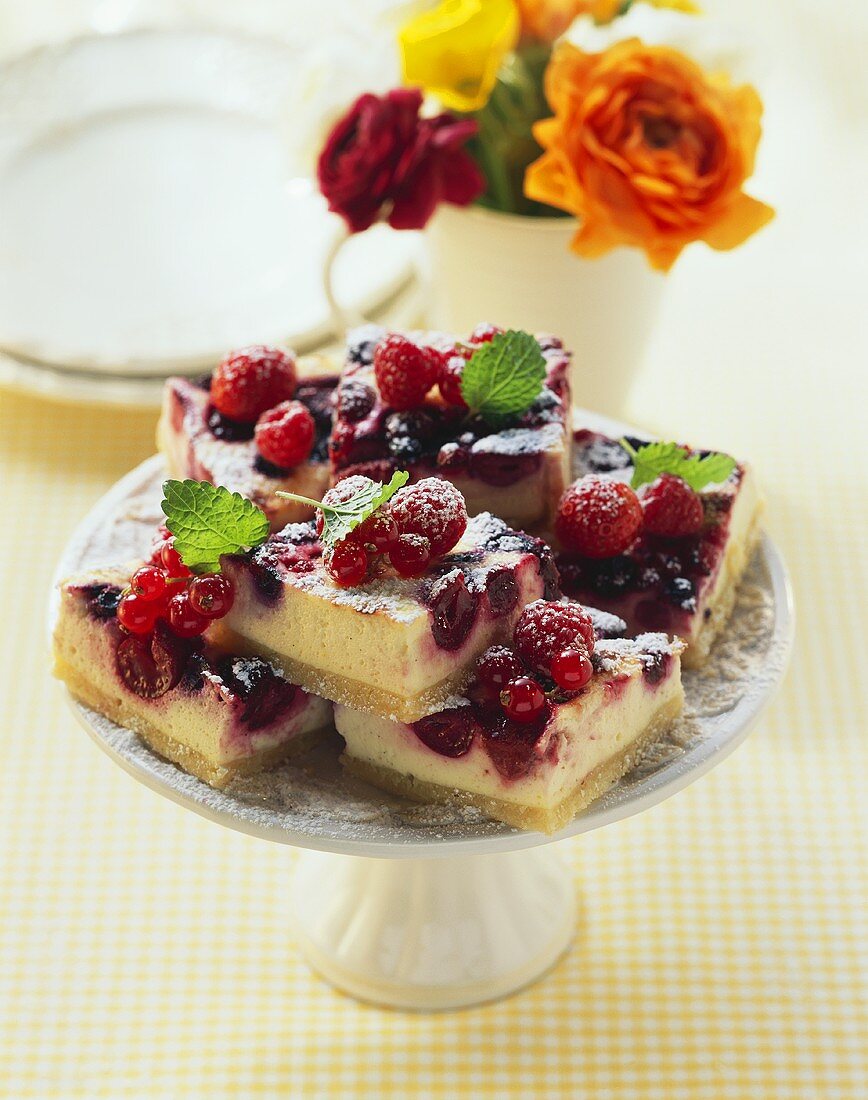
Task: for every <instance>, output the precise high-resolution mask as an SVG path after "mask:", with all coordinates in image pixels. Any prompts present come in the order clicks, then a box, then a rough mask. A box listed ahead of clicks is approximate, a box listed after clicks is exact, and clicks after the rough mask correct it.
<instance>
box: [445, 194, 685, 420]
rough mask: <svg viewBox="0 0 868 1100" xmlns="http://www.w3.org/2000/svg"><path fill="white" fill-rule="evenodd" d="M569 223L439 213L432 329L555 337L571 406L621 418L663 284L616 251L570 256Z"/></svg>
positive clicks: (637, 258) (478, 212)
mask: <svg viewBox="0 0 868 1100" xmlns="http://www.w3.org/2000/svg"><path fill="white" fill-rule="evenodd" d="M575 231H576V223H575V221H574V220H573V219H572V218H533V217H522V216H518V215H513V214H500V213H497V212H495V211H491V210H486V209H484V208H483V207H469V208H466V209H458V208H457V207H452V206H445V205H444V206H442V207H441V208H440V209H439V210H438V211H437V214H436V215H435V217H434V218H433V220H432V222H431V224H430V225H429V227H428V230H427V234H426V235H427V239H428V243H429V249H430V258H431V274H432V283H433V295H434V298H433V302H432V309H431V316H430V319H431V322H432V324H433V325H434V327H436V328H442V329H445V330H447V331H453V332H469V331H470V330H471V329H473V327H474V326H475V325H477V324H478V323H479V322H480V321H491V322H492V323H493V324H499V325H503V326H508V327H510V328H521V329H526V330H527V331H529V332H548V333H554V334H555V335H557V336H559V337H560V338H561V339H562V340H563V341H564V344H565V345H566V346H567V347H568V348H570V349H571V350H572V352H573V376H572V383H573V400H574V401H575V402H576V404H578V405H581V406H583V407H585V408H590V409H595V410H598V411H599V412H603V413H609V414H611V415H617V414H618V413H621V412H623V410H624V405H625V399H626V396H627V393H628V392H629V389H630V385H631V383H632V381H633V379H634V377H635V376H636V373H637V371H638V369H639V367H640V365H641V362H642V356H643V354H644V351H645V348H646V346H647V342H648V339H649V337H650V335H651V332H652V330H653V327H654V323H655V320H656V317H657V313H658V309H659V306H660V301H661V297H662V293H663V286H664V283H665V277H664V276H662V275H660V274H659V273H657V272H655V271H652V270H651V268H650V267H649V266H648V263H647V261H646V259H645V256H644V255H643V254H642V253H641V252H638V251H636V250H635V249H627V248H620V249H617V250H616V251H614V252H611V253H609V254H608V255H606V256H602V257H601V258H599V259H596V260H585V259H582V258H581V257H580V256H577V255H576V254H575V253H574V252H571V251H570V247H569V244H570V240H571V239H572V237H573V235H574V233H575Z"/></svg>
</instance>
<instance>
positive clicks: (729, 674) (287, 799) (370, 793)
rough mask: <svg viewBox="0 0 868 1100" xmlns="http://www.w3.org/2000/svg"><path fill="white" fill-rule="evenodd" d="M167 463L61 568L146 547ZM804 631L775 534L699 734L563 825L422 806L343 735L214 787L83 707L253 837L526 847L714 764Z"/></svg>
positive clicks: (154, 771) (111, 744)
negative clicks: (381, 781) (383, 780)
mask: <svg viewBox="0 0 868 1100" xmlns="http://www.w3.org/2000/svg"><path fill="white" fill-rule="evenodd" d="M575 415H576V416H577V418H578V420H579V421H581V422H582V423H584V424H587V425H590V426H594V427H599V428H601V429H602V430H605V431H608V432H609V433H610V434H613V435H615V436H616V437H618V436H620V435H622V434H624V433H625V432H628V433H629V432H630V431H631V428H630V427H629V426H628V425H625V424H618V423H616V422H614V421H610V420H607V419H604V418H602V417H599V416H596V415H594V414H591V413H585V412H582V411H577V412H576V414H575ZM164 476H165V472H164V468H163V465H162V460H161V459H160V458H159V457H155V458H152V459H148V460H147V461H146V462H144V463H143V464H142V465H141V466H139V467H137V468H136V469H135V470H133V471H132V472H131V473H130V474H128V475H127V476H126V477H125V478H123V479H122V480H121V481H120V482H118V483H117V484H116V485H115V486H114V488H113V489H112V490H110V491H109V493H108V494H106V496H105V497H103V499H102V500H101V501H100V502H99V503H98V504H97V505H96V506H95V508H94V509H93V510H92V512H91V513H90V514H89V515H88V516H87V517H86V518H85V519H84V520H83V522H82V523H81V525H80V526H79V528H78V530H77V532H76V534H75V535H74V536H73V539H72V541H71V542H70V544H69V546H68V547H67V550H66V552H65V553H64V555H63V559H62V561H61V564H60V568H59V571H58V572H59V575H68V574H69V573H73V572H76V571H78V570H82V569H86V568H90V567H92V566H96V565H103V564H108V563H111V562H117V561H127V560H130V559H133V558H135V557H142V556H144V553H145V552H146V549H147V547H148V545H149V544H150V539H151V536H152V533H153V530H154V528H155V526H156V523H157V522H158V517H159V516H160V509H159V501H160V495H161V494H160V485H161V482H162V479H163V477H164ZM55 608H56V599H55ZM53 613H54V612H53ZM792 631H793V611H792V596H791V592H790V587H789V581H788V578H787V573H786V569H785V567H784V565H783V562H782V561H781V558H780V556H779V555H778V553H777V551H776V550H775V548H774V546H773V545H772V543H771V542H770V541H769V539H768V538H764V539H763V540H762V542H761V544H760V547H759V549H758V550H757V553H756V554H755V556H754V560H753V562H752V564H751V566H750V569H749V570H748V574H747V576H746V580H745V584H744V585H743V586H742V589H741V598H740V599H739V602H738V605H737V607H736V610H735V612H734V615H733V619H732V621H731V623H730V626H729V628H728V630H727V633H726V636H725V638H724V639H723V642H722V643H721V644H718V645H717V646H716V647H715V649H714V650H713V651H712V656H711V658H710V661H709V664H708V665H707V666H706V667H705V668H703V669H702V670H700V671H698V672H691V671H687V672H685V674H684V681H685V690H686V695H687V707H686V713H687V714H688V715H690V716H691V717H690V723H691V724H690V726H689V727H685V728H684V729H683V730H682V734H684V732H685V731H686V730H689V731H690V735H689V736H683V739H682V740H681V741H680V742H675V741H670V742H665V741H664V743H663V744H661V745H660V746H658V749H657V751H656V752H655V753H654V754H652V755H651V756H650V757H648V758H646V759H645V761H644V762H642V763H640V765H639V767H638V768H637V770H636V771H634V772H633V773H631V774H630V775H628V776H626V777H625V778H624V779H623V780H621V782H619V783H618V784H616V785H615V786H614V787H613V788H612V789H611V790H610V791H608V792H607V793H606V794H605V795H604V796H603V797H602V798H600V799H598V800H597V801H596V802H595V803H594V804H593V806H591V807H590V808H589V809H588V810H586V811H585V812H584V813H581V814H579V815H578V816H577V817H576V818H575V819H574V820H573V821H572V822H570V824H569V825H567V826H566V828H564V829H563V830H562V831H561V832H560V833H558V834H557V836H556V837H550V836H544V835H543V834H541V833H529V832H520V831H518V830H516V829H513V828H511V827H509V826H507V825H503V824H501V823H499V822H494V821H490V820H488V819H487V818H485V817H483V816H482V815H481V814H478V813H476V812H475V811H473V812H470V811H467V810H466V809H464V808H462V807H460V806H451V807H450V806H445V807H444V806H435V805H430V806H429V805H421V806H420V805H418V804H416V803H411V802H408V801H407V800H405V799H400V798H393V797H390V796H388V795H385V794H383V793H382V792H380V791H378V790H375V789H374V788H373V787H370V786H368V785H367V784H365V783H362V782H360V781H358V780H355V779H353V778H352V777H348V776H346V775H345V774H344V773H343V772H342V770H341V768H340V765H339V763H338V756H339V755H340V752H341V748H342V742H341V739H340V738H339V737H338V736H337V734H334V736H333V738H332V740H331V741H329V742H328V743H327V744H325V745H324V746H323V747H322V748H320V749H317V750H315V752H313V753H311V754H309V755H308V756H307V757H305V758H304V760H303V761H301V762H299V763H289V764H286V765H283V766H282V767H280V768H278V769H276V770H275V771H272V772H268V773H264V774H263V775H261V776H254V777H251V778H250V779H246V780H242V781H236V784H235V786H234V787H231V788H230V789H229V790H226V791H215V790H213V789H212V788H211V787H209V786H207V785H206V784H205V783H203V782H201V781H200V780H198V779H195V778H193V777H192V776H189V775H187V774H186V773H184V772H182V771H181V770H180V769H179V768H177V767H176V766H175V765H174V764H170V763H169V762H168V761H166V760H163V759H161V758H160V757H159V756H157V755H156V754H155V753H153V752H151V750H150V749H148V748H147V747H146V746H145V745H144V744H143V743H142V742H141V741H140V740H139V739H138V738H137V737H136V735H135V734H134V733H131V732H130V731H129V730H126V729H123V728H121V727H120V726H117V725H115V724H114V723H113V722H110V721H109V720H108V719H106V718H104V717H102V716H101V715H99V714H97V713H96V712H94V711H92V710H90V709H89V708H88V707H85V706H83V705H82V704H80V703H77V702H75V701H74V700H73V701H72V706H73V709H74V712H75V714H76V717H77V718H78V719H79V721H80V722H81V723H82V725H83V726H84V727H85V728H86V729H87V731H88V732H89V733H90V735H91V736H92V737H93V739H94V740H95V741H96V742H97V744H98V745H99V746H100V748H102V749H103V750H104V751H105V752H107V753H108V754H109V755H110V756H111V757H112V758H113V759H114V760H115V761H116V762H117V763H118V764H120V765H121V766H122V767H123V768H124V769H125V770H126V771H128V772H130V773H131V774H132V775H134V776H135V777H136V778H137V779H138V780H140V781H141V782H143V783H145V784H146V785H147V786H149V787H152V788H153V789H154V790H157V791H159V793H160V794H163V795H165V796H166V797H168V798H170V799H172V800H173V801H174V802H178V803H180V804H181V805H184V806H187V807H188V808H189V809H192V810H195V811H196V812H197V813H200V814H202V815H204V816H205V817H208V818H211V819H212V820H215V821H218V822H220V823H221V824H223V825H228V826H230V827H231V828H234V829H238V830H240V831H242V832H245V833H250V834H252V835H254V836H260V837H265V838H267V839H271V840H277V841H281V842H283V843H286V844H294V845H298V846H300V847H304V848H311V849H318V850H320V851H327V852H340V853H346V854H349V855H359V856H377V857H386V856H399V857H404V858H408V857H420V856H425V857H430V856H447V855H459V854H461V855H465V854H472V853H485V852H506V851H516V850H519V849H523V848H532V847H535V846H536V845H539V844H546V843H549V842H550V841H551V840H553V839H559V838H561V837H566V836H574V835H576V834H578V833H583V832H586V831H588V830H589V829H596V828H599V827H600V826H602V825H606V824H609V823H610V822H613V821H617V820H619V819H621V818H624V817H629V816H630V815H632V814H635V813H639V812H640V811H642V810H644V809H647V808H648V807H649V806H653V805H655V804H656V803H658V802H661V801H662V800H663V799H665V798H668V797H669V796H670V795H671V794H674V793H675V792H676V791H679V790H681V789H682V788H683V787H686V786H687V785H688V784H689V783H691V782H693V781H694V780H695V779H698V778H699V776H701V775H703V774H704V773H705V772H707V771H708V770H709V769H711V768H712V767H714V766H715V764H717V763H719V762H720V761H721V760H722V759H723V758H724V757H725V756H726V755H728V753H730V752H731V751H732V750H733V749H734V748H735V747H736V746H737V745H738V744H740V743H741V741H743V740H744V738H745V737H746V736H747V734H748V732H749V731H750V729H751V727H752V725H753V723H754V721H755V720H756V718H757V717H758V715H759V714H760V713H761V711H762V710H763V708H764V707H765V706H766V704H767V703H768V701H769V699H770V698H771V695H772V693H773V691H774V690H775V688H776V687H777V685H778V684H779V683H780V681H781V679H782V678H783V674H784V671H785V668H786V664H787V660H788V656H789V651H790V647H791V642H792ZM709 685H710V686H711V689H712V690H711V691H709ZM717 689H719V690H717Z"/></svg>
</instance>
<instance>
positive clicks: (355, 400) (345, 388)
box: [337, 378, 377, 421]
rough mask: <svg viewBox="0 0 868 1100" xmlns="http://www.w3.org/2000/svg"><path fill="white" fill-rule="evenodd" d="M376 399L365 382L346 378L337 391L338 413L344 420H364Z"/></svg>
mask: <svg viewBox="0 0 868 1100" xmlns="http://www.w3.org/2000/svg"><path fill="white" fill-rule="evenodd" d="M376 400H377V395H376V394H375V393H374V391H373V389H372V388H371V387H370V386H369V385H368V384H367V383H366V382H362V381H360V380H359V379H357V378H348V379H347V380H346V381H345V382H344V383H343V384H342V385H341V386H340V388H339V389H338V391H337V409H338V415H339V416H342V417H343V418H344V420H352V421H357V420H364V419H365V417H366V416H367V415H368V413H369V412H370V411H371V409H373V407H374V404H375V402H376Z"/></svg>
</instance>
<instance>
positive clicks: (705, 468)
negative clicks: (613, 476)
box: [619, 439, 736, 492]
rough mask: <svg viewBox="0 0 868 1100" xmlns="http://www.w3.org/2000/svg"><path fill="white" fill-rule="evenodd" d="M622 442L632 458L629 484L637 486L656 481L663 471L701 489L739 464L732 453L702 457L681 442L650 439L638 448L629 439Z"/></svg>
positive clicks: (697, 490) (717, 480)
mask: <svg viewBox="0 0 868 1100" xmlns="http://www.w3.org/2000/svg"><path fill="white" fill-rule="evenodd" d="M619 443H620V444H621V446H622V447H623V448H624V450H625V451H626V452H627V454H628V455H629V456H630V458H631V460H632V462H633V477H632V480H631V481H630V484H631V485H632V486H633V488H634V489H638V488H639V486H640V485H647V484H648V482H651V481H656V480H657V478H658V477H660V475H661V474H674V475H675V476H676V477H680V478H681V479H682V480H683V481H686V482H687V484H688V485H689V486H690V488H691V489H695V490H696V492H700V490H702V489H704V488H705V486H706V485H717V484H719V483H720V482H723V481H726V479H727V478H728V477H729V475H730V474H731V473H732V471H733V470H734V469H735V467H736V461H735V459H734V458H732V457H731V456H730V455H727V454H721V453H719V452H716V451H715V452H712V453H711V454H708V455H705V456H704V457H702V458H700V456H699V455H697V454H691V452H690V451H689V450H688V449H687V448H686V447H682V446H681V445H680V444H678V443H648V444H646V445H645V446H644V447H640V448H639V449H638V450H636V448H635V447H632V446H631V445H630V444H629V443H628V442H627V440H626V439H621V440H619Z"/></svg>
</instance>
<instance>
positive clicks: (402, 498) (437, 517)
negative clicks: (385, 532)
mask: <svg viewBox="0 0 868 1100" xmlns="http://www.w3.org/2000/svg"><path fill="white" fill-rule="evenodd" d="M391 507H392V515H393V516H394V518H395V522H396V523H397V524H398V529H399V531H400V532H401V534H404V535H423V536H424V537H425V538H426V539H428V541H429V542H430V543H431V555H432V557H439V556H440V555H441V554H445V553H446V552H447V551H448V550H451V549H452V547H453V546H454V545H455V543H456V542H458V540H459V539H460V538H461V536H462V535H463V534H464V531H465V529H466V527H467V505H466V504H465V503H464V497H463V496H462V495H461V493H459V491H458V490H457V489H456V488H455V486H454V485H453V484H452V483H451V482H449V481H441V480H440V479H439V478H436V477H426V478H423V480H422V481H417V482H416V484H415V485H407V486H405V487H404V488H403V489H399V490H398V492H397V493H395V495H394V496H393V497H392V501H391Z"/></svg>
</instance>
